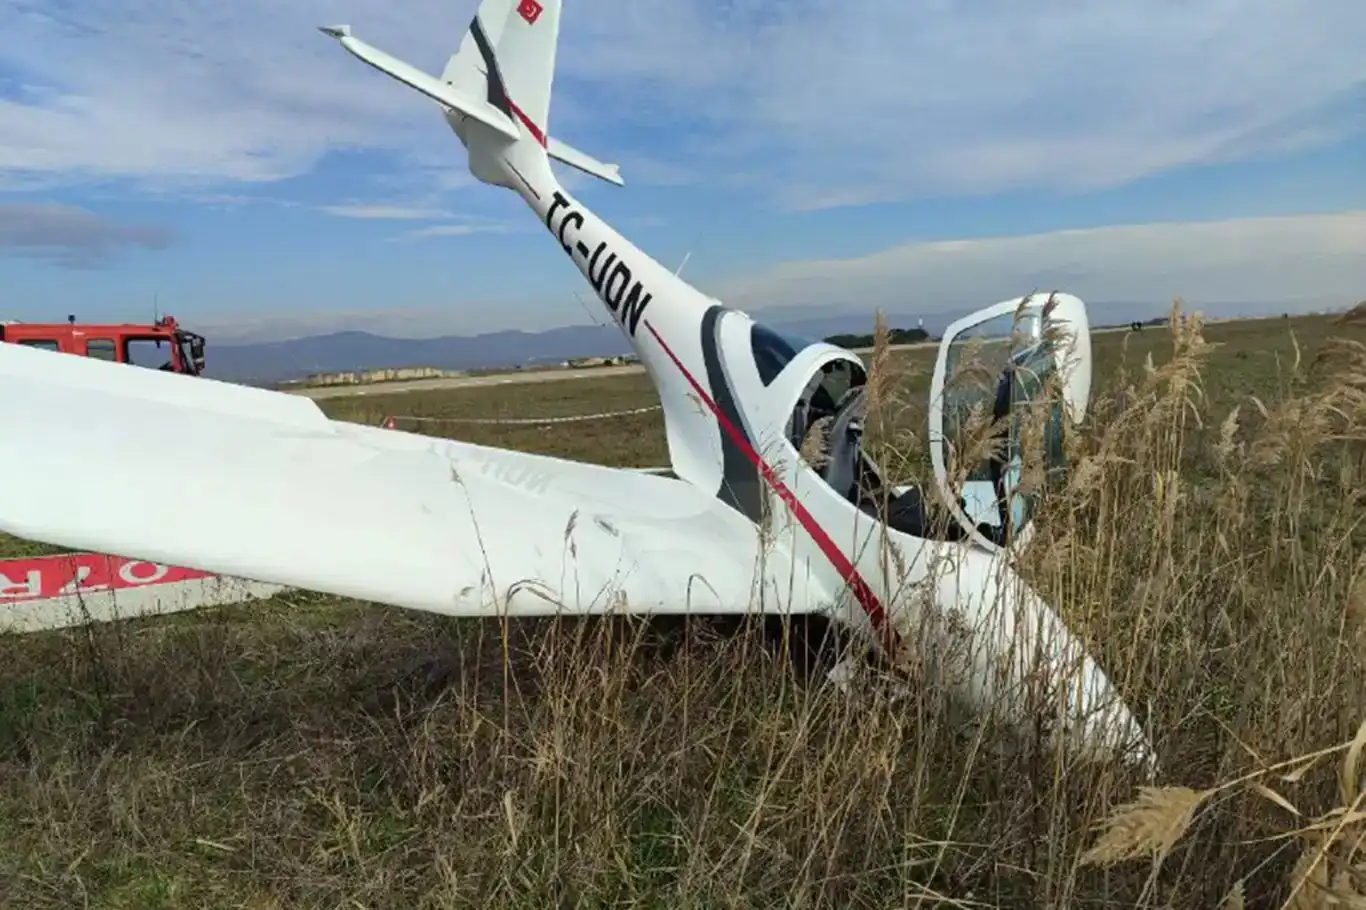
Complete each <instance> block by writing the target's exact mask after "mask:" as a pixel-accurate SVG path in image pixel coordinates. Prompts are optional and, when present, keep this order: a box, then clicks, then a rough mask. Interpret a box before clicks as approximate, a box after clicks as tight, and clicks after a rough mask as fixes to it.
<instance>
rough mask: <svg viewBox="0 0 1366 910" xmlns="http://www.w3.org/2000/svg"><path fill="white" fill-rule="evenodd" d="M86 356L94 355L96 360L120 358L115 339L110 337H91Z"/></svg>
mask: <svg viewBox="0 0 1366 910" xmlns="http://www.w3.org/2000/svg"><path fill="white" fill-rule="evenodd" d="M85 356H87V357H94V358H95V359H96V360H118V357H117V356H115V351H114V342H113V339H110V338H91V339H89V340H88V341H86V343H85Z"/></svg>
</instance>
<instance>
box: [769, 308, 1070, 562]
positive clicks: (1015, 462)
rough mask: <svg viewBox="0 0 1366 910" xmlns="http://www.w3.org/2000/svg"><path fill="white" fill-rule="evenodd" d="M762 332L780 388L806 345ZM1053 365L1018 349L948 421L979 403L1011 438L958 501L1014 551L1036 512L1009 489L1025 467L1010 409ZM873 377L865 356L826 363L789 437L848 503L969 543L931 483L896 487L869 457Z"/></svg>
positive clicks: (907, 528)
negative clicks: (1014, 534)
mask: <svg viewBox="0 0 1366 910" xmlns="http://www.w3.org/2000/svg"><path fill="white" fill-rule="evenodd" d="M753 332H754V335H753V346H754V354H755V360H756V362H757V363H758V364H759V369H760V373H761V376H762V377H763V379H764V381H765V384H768V383H770V382H772V380H773V378H774V377H776V375H777V373H778V372H780V371H781V370H782V368H783V366H785V365H786V364H787V362H788V361H790V360H791V358H792V357H793V356H795V353H796V351H798V350H800V349H801V348H803V347H804V346H805V345H806V343H807V342H805V341H804V340H802V339H795V338H789V337H787V336H785V335H781V334H780V333H777V332H774V331H773V330H771V329H767V328H765V327H764V326H761V325H755V326H754V329H753ZM1047 361H1048V358H1047V356H1046V352H1045V351H1044V350H1043V349H1042V348H1041V347H1040V346H1037V345H1035V346H1033V347H1029V348H1026V349H1023V350H1019V351H1016V352H1014V354H1013V355H1012V356H1009V357H1007V358H1006V363H1005V364H1004V369H1003V370H1002V372H1001V374H1000V376H999V378H998V380H997V381H996V383H995V387H994V389H993V388H991V387H990V385H988V386H987V387H984V388H974V389H972V390H971V391H969V392H966V393H963V392H958V393H956V394H955V396H954V401H953V403H952V404H953V407H952V408H951V409H950V415H951V416H949V417H948V421H956V420H957V419H958V418H957V417H956V416H952V415H959V414H965V413H966V412H967V410H968V409H969V408H970V407H971V406H972V405H974V404H976V403H979V402H982V403H986V404H987V406H988V408H989V413H990V416H991V419H992V420H993V421H995V422H996V423H997V426H998V429H997V431H996V432H997V433H998V434H1000V436H1001V437H1002V438H1003V439H1005V440H1006V443H1007V444H1006V445H1005V446H1004V450H1003V451H1002V452H1001V453H1000V454H998V455H995V456H992V457H989V458H987V459H985V460H984V461H983V463H982V464H981V465H979V466H977V467H976V468H975V469H974V471H973V472H972V473H971V474H970V475H969V477H968V483H967V484H966V486H965V488H964V489H963V490H962V491H961V492H960V494H959V497H958V498H959V503H958V504H959V506H960V508H961V510H962V512H963V514H964V515H966V516H969V517H970V520H971V521H972V522H973V525H974V530H976V531H977V532H978V533H980V534H981V535H982V536H983V537H985V538H986V539H987V540H988V541H991V542H992V543H995V544H997V545H1005V544H1006V543H1007V542H1008V538H1009V535H1010V533H1011V530H1012V529H1018V528H1020V527H1022V526H1023V525H1024V524H1025V522H1027V521H1028V519H1029V517H1030V513H1032V511H1033V509H1032V505H1033V503H1032V501H1030V499H1029V497H1026V496H1023V495H1021V494H1018V493H1013V492H1012V491H1011V489H1010V488H1011V487H1012V486H1013V482H1014V481H1015V480H1016V479H1018V472H1019V460H1020V459H1019V452H1018V448H1019V440H1018V439H1017V438H1016V436H1017V432H1018V427H1017V426H1016V424H1017V423H1018V420H1012V419H1011V417H1012V415H1011V409H1012V404H1014V403H1015V402H1016V401H1018V400H1020V398H1021V397H1033V395H1034V394H1036V393H1037V391H1038V387H1039V381H1038V376H1039V374H1040V373H1042V372H1044V371H1046V370H1047V369H1048V366H1047ZM867 379H868V377H867V374H866V371H865V369H864V367H863V364H862V362H861V361H859V360H858V359H857V358H853V357H849V358H836V359H834V360H830V361H828V362H826V363H825V364H824V365H823V366H822V367H821V368H820V369H819V370H817V371H816V372H815V373H814V374H813V375H812V376H811V377H810V378H809V380H808V381H807V383H806V386H805V387H804V388H803V389H802V392H801V394H800V396H799V397H798V400H797V402H796V403H795V405H794V407H793V410H792V414H791V417H790V419H789V422H788V427H787V435H788V440H789V441H790V442H791V443H792V446H793V447H794V448H795V449H796V450H797V451H798V452H801V453H803V457H804V458H808V459H809V460H810V463H811V466H812V467H813V469H815V470H816V472H817V473H818V474H819V475H820V476H821V478H822V479H823V480H824V481H825V482H826V483H827V484H829V485H830V486H831V487H832V488H833V489H834V490H836V491H837V492H838V493H839V494H840V495H841V496H842V497H844V498H845V499H848V500H849V501H850V502H851V503H853V504H854V505H855V506H856V507H857V508H859V509H860V510H862V511H864V512H866V513H867V514H869V515H873V516H876V517H878V518H880V519H882V520H884V521H886V522H887V524H888V525H889V526H890V527H892V528H895V529H896V530H898V531H901V532H903V533H905V534H911V535H914V536H916V537H922V538H929V537H935V538H939V539H946V540H961V539H963V538H965V537H967V536H968V535H969V531H968V529H967V528H966V527H964V525H963V524H962V523H960V522H959V521H957V520H955V519H954V516H953V513H952V512H951V511H950V509H948V508H947V506H946V505H945V504H944V503H943V502H942V501H941V500H940V498H939V493H938V490H937V489H936V487H935V485H934V483H933V482H932V481H931V479H930V478H923V479H920V478H917V482H913V483H911V484H909V485H898V486H896V487H895V488H893V487H892V486H891V485H890V484H888V483H887V482H886V481H885V480H884V478H883V477H882V476H881V473H880V472H879V470H878V467H877V465H876V464H875V463H874V461H873V460H872V458H871V457H870V456H869V455H868V453H867V452H866V451H865V450H864V447H863V431H864V420H865V417H866V411H867V396H866V392H867ZM948 421H946V422H948ZM1059 432H1060V429H1059ZM1048 435H1049V436H1050V437H1051V436H1052V435H1053V434H1052V433H1050V434H1048ZM1046 442H1048V443H1050V450H1051V449H1052V448H1054V446H1053V445H1051V443H1053V442H1055V440H1054V439H1051V438H1050V439H1047V440H1046ZM1058 448H1059V452H1058V453H1057V454H1058V457H1059V458H1060V457H1061V453H1060V447H1058ZM813 452H815V453H817V454H816V457H815V458H812V457H811V455H812V453H813ZM1051 455H1052V452H1051V451H1050V456H1051Z"/></svg>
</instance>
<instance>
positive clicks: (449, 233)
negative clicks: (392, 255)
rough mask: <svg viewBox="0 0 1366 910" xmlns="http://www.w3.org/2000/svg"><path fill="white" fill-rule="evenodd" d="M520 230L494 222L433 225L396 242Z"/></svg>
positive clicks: (418, 229) (402, 235) (406, 233)
mask: <svg viewBox="0 0 1366 910" xmlns="http://www.w3.org/2000/svg"><path fill="white" fill-rule="evenodd" d="M517 230H519V229H517V228H514V227H512V226H511V225H506V224H501V223H499V222H493V221H469V222H460V223H456V224H433V225H431V226H429V227H424V228H416V229H414V230H411V231H405V232H403V233H402V234H401V235H399V236H398V237H396V238H394V239H396V240H423V239H426V238H429V237H468V236H470V235H471V234H508V233H513V232H515V231H517Z"/></svg>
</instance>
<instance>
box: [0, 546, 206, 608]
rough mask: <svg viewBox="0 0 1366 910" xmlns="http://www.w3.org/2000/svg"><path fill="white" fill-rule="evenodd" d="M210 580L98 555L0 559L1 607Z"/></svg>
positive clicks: (203, 574) (202, 575) (195, 573)
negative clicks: (75, 595) (87, 594)
mask: <svg viewBox="0 0 1366 910" xmlns="http://www.w3.org/2000/svg"><path fill="white" fill-rule="evenodd" d="M213 577H214V576H213V574H212V573H210V572H200V571H198V570H197V569H180V568H176V567H174V566H165V565H162V564H161V563H156V562H145V561H143V560H140V559H126V558H124V557H122V556H106V555H104V554H101V553H60V554H58V555H56V556H34V557H30V558H27V559H0V606H3V605H5V604H12V603H24V602H26V601H30V600H46V599H48V598H52V597H64V596H68V595H72V594H84V593H94V592H96V591H121V590H125V589H128V588H148V587H154V586H157V585H167V584H175V583H177V582H183V581H193V580H195V579H201V578H203V579H207V578H213Z"/></svg>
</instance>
